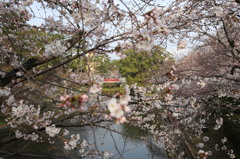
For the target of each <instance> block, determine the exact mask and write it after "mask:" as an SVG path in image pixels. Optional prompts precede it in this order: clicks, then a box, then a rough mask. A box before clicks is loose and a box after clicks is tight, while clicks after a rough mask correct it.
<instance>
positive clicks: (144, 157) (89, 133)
mask: <svg viewBox="0 0 240 159" xmlns="http://www.w3.org/2000/svg"><path fill="white" fill-rule="evenodd" d="M101 126H104V127H105V126H108V128H110V129H112V130H116V131H118V132H120V133H122V134H125V135H127V136H134V137H135V138H131V137H127V136H124V135H121V134H119V133H116V132H112V131H109V130H107V129H105V128H99V127H98V128H97V127H89V126H86V127H81V128H68V130H69V131H70V134H76V133H79V134H80V138H81V139H86V140H87V141H88V142H89V143H92V144H93V145H95V147H96V148H97V149H98V150H100V151H105V150H108V151H110V152H111V153H112V154H113V155H112V157H111V158H112V159H120V158H122V159H135V158H136V159H167V154H166V151H165V149H164V145H163V144H160V145H157V144H153V143H152V144H150V142H145V141H142V140H139V139H137V138H140V137H141V136H144V135H145V136H147V134H146V133H144V132H143V131H142V130H140V129H138V128H136V127H132V126H129V125H117V124H112V125H106V124H105V123H102V124H101ZM19 145H23V143H22V142H21V143H14V144H12V145H9V146H8V147H6V149H10V150H12V152H15V151H17V152H20V153H22V154H24V153H33V154H38V155H41V154H44V155H46V154H49V155H51V156H55V157H53V158H68V159H77V158H80V155H79V152H78V150H75V151H74V150H73V151H67V150H64V149H63V146H62V144H59V145H58V146H57V147H56V146H53V145H49V144H46V143H45V144H44V143H42V144H34V143H30V144H29V143H28V146H26V147H25V148H24V149H23V146H19ZM1 157H2V159H13V158H14V159H18V158H19V159H20V158H21V159H28V158H31V159H34V158H37V157H34V156H32V157H19V156H12V157H11V156H6V155H2V156H1V154H0V158H1ZM85 158H90V157H85Z"/></svg>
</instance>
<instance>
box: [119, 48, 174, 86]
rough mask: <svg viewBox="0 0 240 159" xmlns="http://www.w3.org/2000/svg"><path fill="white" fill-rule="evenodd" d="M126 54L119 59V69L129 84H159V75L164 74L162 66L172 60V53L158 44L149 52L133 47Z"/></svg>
mask: <svg viewBox="0 0 240 159" xmlns="http://www.w3.org/2000/svg"><path fill="white" fill-rule="evenodd" d="M124 54H125V55H126V58H122V59H121V60H120V61H119V71H120V73H121V75H122V76H123V77H126V79H127V82H128V83H129V84H135V83H137V84H139V85H150V84H157V83H158V81H159V80H158V79H159V76H161V75H163V74H162V71H163V69H162V68H161V67H164V64H165V63H166V61H168V60H171V59H170V58H171V55H170V53H169V52H167V51H166V50H165V49H163V48H161V47H158V46H155V47H154V48H153V49H152V50H151V51H149V52H147V51H139V52H137V51H136V50H133V49H131V50H126V51H125V52H124ZM164 71H165V72H166V70H164Z"/></svg>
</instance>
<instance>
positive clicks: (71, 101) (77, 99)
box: [59, 94, 89, 110]
mask: <svg viewBox="0 0 240 159" xmlns="http://www.w3.org/2000/svg"><path fill="white" fill-rule="evenodd" d="M88 98H89V97H88V95H86V94H81V95H74V96H70V95H64V96H61V97H60V101H61V103H60V104H59V106H60V107H64V108H71V109H72V110H82V106H83V105H84V104H85V103H86V102H87V101H88Z"/></svg>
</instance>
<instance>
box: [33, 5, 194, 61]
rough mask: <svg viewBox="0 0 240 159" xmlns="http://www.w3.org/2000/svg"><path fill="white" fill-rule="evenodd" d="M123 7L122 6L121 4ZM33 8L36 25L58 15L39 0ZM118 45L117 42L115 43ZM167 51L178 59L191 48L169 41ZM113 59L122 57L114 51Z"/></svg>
mask: <svg viewBox="0 0 240 159" xmlns="http://www.w3.org/2000/svg"><path fill="white" fill-rule="evenodd" d="M171 1H172V0H162V1H161V2H162V3H161V5H162V6H167V5H169V3H170V2H171ZM120 8H121V6H120ZM31 9H32V10H33V11H34V12H35V16H36V17H35V18H33V19H31V20H30V21H29V22H28V23H29V24H31V25H36V26H40V25H41V24H43V23H44V20H43V19H42V18H41V17H48V15H52V14H54V15H57V14H58V13H57V12H52V10H50V9H49V10H46V12H44V10H43V8H42V7H41V6H40V5H38V3H37V2H34V4H33V5H32V6H31ZM113 45H116V44H113ZM166 50H167V51H169V52H170V53H171V54H172V55H173V57H174V58H176V59H181V58H183V57H185V56H186V55H188V52H189V50H190V49H189V48H187V49H183V50H177V46H176V44H172V43H168V46H167V48H166ZM109 56H110V58H111V59H120V58H119V57H118V56H116V55H115V54H114V53H112V54H109Z"/></svg>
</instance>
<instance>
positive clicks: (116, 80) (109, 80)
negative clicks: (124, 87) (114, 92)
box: [104, 78, 120, 82]
mask: <svg viewBox="0 0 240 159" xmlns="http://www.w3.org/2000/svg"><path fill="white" fill-rule="evenodd" d="M104 82H120V80H119V79H116V78H115V79H112V78H109V79H104Z"/></svg>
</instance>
